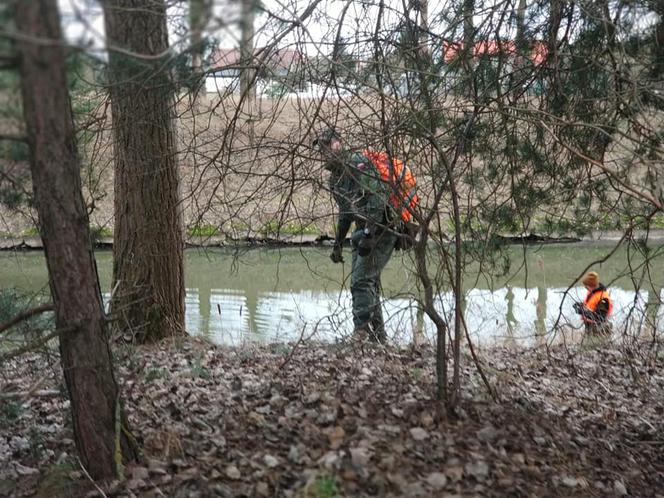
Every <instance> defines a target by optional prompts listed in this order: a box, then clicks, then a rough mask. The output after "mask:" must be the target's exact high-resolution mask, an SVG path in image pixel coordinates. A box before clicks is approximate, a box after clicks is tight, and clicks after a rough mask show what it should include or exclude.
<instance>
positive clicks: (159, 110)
mask: <svg viewBox="0 0 664 498" xmlns="http://www.w3.org/2000/svg"><path fill="white" fill-rule="evenodd" d="M103 5H104V15H105V22H106V36H107V43H108V45H109V68H110V73H111V86H110V96H111V110H112V114H113V136H114V146H115V236H114V240H113V281H114V284H113V288H114V294H113V299H112V303H111V306H112V308H111V310H112V314H113V318H114V319H115V320H117V321H116V322H115V323H116V324H117V326H118V327H120V328H121V330H123V331H126V332H131V333H132V334H133V335H134V337H135V338H136V339H137V340H138V341H139V342H154V341H156V340H159V339H162V338H164V337H168V336H172V335H177V334H183V333H184V278H183V263H182V258H183V245H184V243H183V234H182V222H181V216H180V212H179V204H178V199H179V191H178V184H179V180H178V171H177V157H176V143H175V128H174V126H175V122H174V118H175V109H174V105H175V102H174V98H173V97H174V94H173V85H172V80H171V77H170V74H169V72H168V65H167V64H168V59H169V56H170V55H171V54H169V53H167V52H168V36H167V35H168V33H167V29H166V8H165V4H164V1H163V0H108V1H105V2H104V3H103Z"/></svg>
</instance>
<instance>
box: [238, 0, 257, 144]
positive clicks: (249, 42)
mask: <svg viewBox="0 0 664 498" xmlns="http://www.w3.org/2000/svg"><path fill="white" fill-rule="evenodd" d="M241 1H242V20H241V21H240V22H241V31H242V39H241V40H240V58H241V61H242V62H241V66H242V69H241V70H240V71H241V72H240V95H241V96H242V99H243V102H244V108H245V113H246V115H247V126H248V129H249V141H250V143H251V144H252V145H253V143H254V107H255V105H256V81H255V80H256V71H255V69H254V68H253V65H254V61H253V58H254V17H255V8H256V0H241Z"/></svg>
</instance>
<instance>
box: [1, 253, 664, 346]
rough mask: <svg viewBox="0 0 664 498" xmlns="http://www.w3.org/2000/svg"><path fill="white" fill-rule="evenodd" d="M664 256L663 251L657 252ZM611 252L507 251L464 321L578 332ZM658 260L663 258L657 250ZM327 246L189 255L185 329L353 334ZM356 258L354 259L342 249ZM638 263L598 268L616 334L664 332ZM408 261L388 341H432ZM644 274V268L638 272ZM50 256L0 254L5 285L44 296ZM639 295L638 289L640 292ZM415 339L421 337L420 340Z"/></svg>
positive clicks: (346, 281)
mask: <svg viewBox="0 0 664 498" xmlns="http://www.w3.org/2000/svg"><path fill="white" fill-rule="evenodd" d="M660 249H661V248H660ZM610 250H611V247H610V246H606V245H604V246H602V245H585V244H575V245H548V246H543V247H532V248H529V249H528V250H527V251H526V252H525V255H524V252H523V250H522V249H521V248H517V247H514V248H513V249H511V250H510V258H511V260H512V264H511V267H512V268H513V269H512V271H510V272H509V275H508V276H505V277H496V278H491V277H490V276H487V275H486V274H482V275H480V274H479V273H478V271H477V268H475V269H471V270H470V271H469V272H468V274H467V275H466V279H465V280H466V286H467V288H466V290H465V301H464V313H465V315H464V316H465V319H466V323H467V326H468V329H469V331H470V334H471V337H472V338H473V339H474V340H475V341H477V342H480V343H484V344H490V343H508V344H509V343H519V344H528V343H534V342H542V341H544V340H545V338H546V337H549V338H550V337H551V335H550V334H551V332H552V330H553V329H554V328H555V327H561V326H562V327H563V328H565V329H572V328H580V327H581V322H580V320H579V319H578V317H577V315H576V314H575V313H574V311H573V309H572V304H573V302H574V300H583V297H584V296H585V290H584V289H583V288H582V287H580V286H574V287H572V288H571V289H570V290H569V292H567V289H568V287H569V286H570V285H571V284H572V283H573V282H574V280H575V279H576V278H577V277H578V276H579V275H580V274H581V273H582V272H583V271H584V269H585V268H586V267H587V266H588V265H590V264H591V263H593V262H595V261H599V260H601V259H602V258H603V257H604V256H606V255H607V254H608V253H609V252H610ZM660 252H661V250H660ZM328 254H329V249H327V248H303V249H297V248H295V249H294V248H288V249H253V250H246V251H244V252H241V253H236V252H234V251H232V250H227V249H208V250H188V251H187V252H186V255H185V281H186V288H187V295H186V326H187V330H188V332H189V333H190V334H192V335H200V336H204V337H206V338H208V339H210V340H211V341H213V342H215V343H219V344H233V345H238V344H242V343H245V342H250V341H269V342H273V341H284V340H296V339H298V338H299V337H300V336H301V335H302V334H304V336H305V337H307V338H308V337H313V338H315V339H319V340H334V339H336V338H340V337H344V336H347V335H349V334H350V333H351V331H352V319H351V314H350V309H351V297H350V291H349V285H350V276H349V271H350V265H349V264H348V263H346V264H345V265H334V264H332V263H331V262H330V260H329V259H328ZM345 255H346V259H347V261H349V260H350V251H349V250H346V254H345ZM96 258H97V265H98V268H99V274H100V279H101V285H102V292H103V293H104V297H105V298H108V291H109V289H110V285H111V268H112V255H111V253H110V252H109V251H99V252H97V254H96ZM642 261H643V259H642V257H641V256H640V255H638V254H637V255H635V254H633V253H629V254H628V252H627V251H626V250H621V251H619V252H618V253H617V254H616V255H615V256H613V257H612V258H610V259H609V260H608V261H607V262H604V263H601V264H600V263H597V264H594V265H593V269H595V270H596V271H598V272H599V273H600V275H601V278H602V281H603V282H604V283H605V284H607V285H608V286H609V288H610V292H611V295H612V297H613V299H614V301H615V313H614V317H613V320H612V321H613V324H614V327H615V328H616V330H618V331H622V330H630V331H633V330H634V329H636V328H638V326H639V325H640V324H643V323H645V321H647V320H649V322H648V323H652V322H653V321H655V323H656V326H657V327H658V329H659V330H662V329H663V328H664V327H663V325H664V307H663V306H661V305H660V304H661V302H662V299H663V298H664V292H663V291H662V285H663V284H664V257H659V258H657V259H655V260H654V261H652V262H651V265H650V275H651V277H653V278H654V280H655V282H654V285H650V284H648V283H646V282H644V283H641V284H640V285H639V278H640V273H639V274H637V276H636V278H635V279H632V278H629V277H628V276H626V275H628V273H629V267H630V265H631V267H632V268H636V267H638V265H639V264H640V263H641V262H642ZM412 266H413V265H412V262H411V261H410V256H409V255H406V256H403V255H402V254H400V253H396V256H395V257H393V258H392V260H391V261H390V264H389V265H388V267H387V269H386V271H385V273H384V274H383V287H384V294H385V301H384V304H383V310H384V311H383V312H384V314H385V318H386V326H387V329H388V334H389V335H390V336H391V338H392V339H393V340H396V341H399V342H404V343H407V342H409V341H411V340H412V338H413V330H419V331H421V334H422V335H421V336H420V337H421V338H422V339H423V340H424V341H432V338H433V337H434V335H435V334H434V328H433V325H432V323H431V322H430V321H429V320H428V319H424V320H422V318H421V316H420V317H419V318H418V313H417V306H416V303H415V300H414V299H413V296H414V295H416V294H417V287H416V282H415V278H414V276H413V274H412V271H411V268H412ZM639 271H640V270H639ZM46 286H47V274H46V266H45V263H44V257H43V255H42V254H41V253H39V252H21V253H11V252H5V253H1V254H0V287H2V288H6V287H16V288H19V289H22V290H25V291H30V292H38V291H40V290H42V291H45V289H46ZM637 287H639V288H638V290H637ZM452 303H453V300H452V294H451V293H450V292H449V291H446V290H445V289H441V291H440V293H439V294H438V297H437V307H438V309H439V311H441V312H443V313H446V314H448V316H451V314H452V313H453V305H452ZM418 335H419V333H418Z"/></svg>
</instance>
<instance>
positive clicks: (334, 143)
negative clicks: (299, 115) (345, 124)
mask: <svg viewBox="0 0 664 498" xmlns="http://www.w3.org/2000/svg"><path fill="white" fill-rule="evenodd" d="M312 145H313V146H314V148H315V149H317V150H318V151H319V152H320V153H321V155H322V156H323V158H324V159H326V160H330V159H332V158H334V157H335V156H337V155H339V153H340V152H341V151H342V150H343V144H342V143H341V137H340V136H339V134H338V133H337V132H336V130H335V129H334V128H326V129H324V130H323V131H322V132H320V133H319V134H318V136H317V137H316V138H315V139H314V141H313V143H312Z"/></svg>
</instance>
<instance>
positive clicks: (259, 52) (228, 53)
mask: <svg viewBox="0 0 664 498" xmlns="http://www.w3.org/2000/svg"><path fill="white" fill-rule="evenodd" d="M266 50H268V49H266V48H265V47H263V48H256V49H254V57H257V58H258V59H259V60H261V61H262V60H265V64H266V65H267V66H268V67H270V68H272V69H284V70H290V69H291V68H293V67H294V66H297V65H298V64H301V63H302V62H303V61H304V56H303V55H302V54H301V53H300V52H298V51H297V50H293V49H290V48H280V49H275V50H272V51H270V52H269V53H268V55H267V56H266V55H265V54H266ZM263 58H265V59H263ZM240 60H241V55H240V49H239V48H216V49H214V50H213V52H212V55H211V56H210V69H213V70H215V69H226V68H232V67H237V66H239V65H240Z"/></svg>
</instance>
